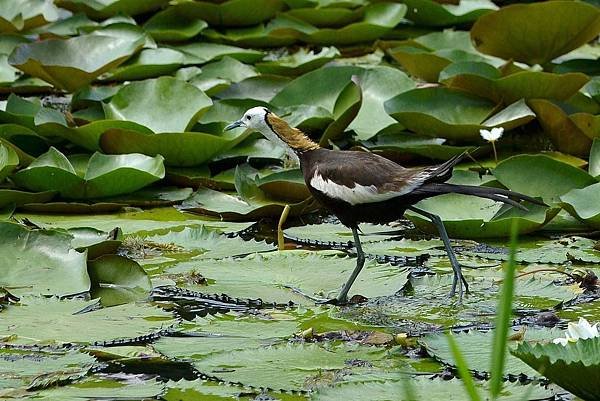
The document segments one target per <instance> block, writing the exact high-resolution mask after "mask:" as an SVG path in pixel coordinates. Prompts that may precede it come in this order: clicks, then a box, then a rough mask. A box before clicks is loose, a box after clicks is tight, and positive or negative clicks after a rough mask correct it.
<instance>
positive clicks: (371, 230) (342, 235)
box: [284, 223, 395, 244]
mask: <svg viewBox="0 0 600 401" xmlns="http://www.w3.org/2000/svg"><path fill="white" fill-rule="evenodd" d="M360 231H361V233H360V236H361V239H360V241H361V243H363V244H367V243H370V242H376V241H381V240H383V239H386V237H384V236H378V235H376V234H377V233H384V232H390V233H395V231H394V230H393V229H392V228H391V227H388V226H382V225H375V224H361V225H360ZM284 234H285V236H286V237H287V238H290V239H292V240H302V241H320V242H329V241H332V242H341V243H345V244H347V243H349V242H353V241H354V240H353V238H352V231H350V229H349V228H348V227H346V226H344V225H342V224H339V223H337V224H336V223H321V224H309V225H305V226H299V227H290V228H286V229H285V230H284Z"/></svg>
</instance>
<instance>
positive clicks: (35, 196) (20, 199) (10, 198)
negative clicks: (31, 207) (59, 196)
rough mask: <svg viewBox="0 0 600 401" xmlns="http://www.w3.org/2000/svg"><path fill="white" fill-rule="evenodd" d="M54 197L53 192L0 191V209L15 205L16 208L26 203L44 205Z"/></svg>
mask: <svg viewBox="0 0 600 401" xmlns="http://www.w3.org/2000/svg"><path fill="white" fill-rule="evenodd" d="M55 195H56V192H55V191H46V192H25V191H19V190H15V189H0V207H7V206H10V205H15V206H17V207H19V206H23V205H26V204H28V203H44V202H48V201H50V200H51V199H52V198H54V196H55Z"/></svg>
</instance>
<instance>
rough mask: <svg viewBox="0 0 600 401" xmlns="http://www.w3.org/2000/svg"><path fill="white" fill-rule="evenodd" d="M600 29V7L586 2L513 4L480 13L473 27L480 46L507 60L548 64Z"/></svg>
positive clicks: (472, 35) (587, 39) (475, 39)
mask: <svg viewBox="0 0 600 401" xmlns="http://www.w3.org/2000/svg"><path fill="white" fill-rule="evenodd" d="M599 32H600V11H599V10H598V8H597V7H596V6H593V5H590V4H586V3H583V2H578V3H573V2H570V1H552V2H542V3H535V4H513V5H509V6H506V7H503V8H501V9H500V10H498V11H495V12H493V13H490V14H487V15H484V16H482V17H480V18H479V19H478V20H477V22H475V24H474V25H473V28H472V29H471V37H472V38H473V41H474V43H475V46H476V47H477V49H478V50H479V51H481V52H483V53H486V54H492V55H494V56H498V57H501V58H503V59H506V60H510V59H512V60H516V61H521V62H524V63H528V64H542V65H543V64H545V63H547V62H549V61H551V60H553V59H554V58H556V57H558V56H561V55H563V54H565V53H568V52H569V51H571V50H573V49H576V48H578V47H579V46H581V45H583V44H585V43H587V42H589V41H590V40H592V39H593V38H595V37H596V36H598V33H599Z"/></svg>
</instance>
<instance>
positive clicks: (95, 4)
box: [56, 0, 168, 19]
mask: <svg viewBox="0 0 600 401" xmlns="http://www.w3.org/2000/svg"><path fill="white" fill-rule="evenodd" d="M167 2H168V0H147V1H143V2H139V1H137V0H101V1H91V2H90V1H88V0H56V4H57V5H58V6H59V7H62V8H66V9H67V10H71V11H73V12H83V13H85V14H87V15H88V16H90V17H92V18H96V19H101V18H108V17H113V16H115V15H119V14H125V15H137V14H142V13H145V12H148V11H152V10H155V9H157V8H160V6H162V5H163V4H166V3H167Z"/></svg>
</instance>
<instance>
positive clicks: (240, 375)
mask: <svg viewBox="0 0 600 401" xmlns="http://www.w3.org/2000/svg"><path fill="white" fill-rule="evenodd" d="M385 357H386V351H385V350H381V349H378V348H371V347H360V346H351V345H345V344H340V345H337V346H331V347H325V346H322V345H320V344H287V345H281V346H278V347H275V346H273V347H262V348H256V349H248V350H241V351H236V352H230V353H222V354H216V355H209V356H207V357H206V358H203V359H200V360H194V361H193V365H194V367H195V368H196V369H198V370H199V371H202V372H207V373H208V374H210V375H214V376H216V377H218V378H219V379H221V380H225V381H228V382H238V383H243V384H244V385H247V386H252V387H266V388H272V389H275V390H292V391H293V390H303V389H307V382H310V379H311V378H313V377H315V376H319V375H321V374H322V372H323V371H332V372H338V373H339V375H340V376H342V377H343V376H344V373H347V374H351V373H348V371H349V370H350V371H356V372H357V373H358V372H361V371H362V372H365V371H367V372H368V371H378V372H381V371H382V370H381V368H379V369H378V368H377V367H373V365H374V364H375V365H382V364H384V365H385V363H384V362H383V361H381V360H384V359H385ZM355 360H358V361H361V362H364V363H365V365H366V366H368V368H364V367H361V366H362V365H358V367H357V366H354V367H353V365H351V364H350V363H348V361H355ZM380 361H381V362H380ZM378 362H379V363H378ZM225 367H228V368H225ZM231 367H235V368H234V369H231ZM350 380H351V379H350Z"/></svg>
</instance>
